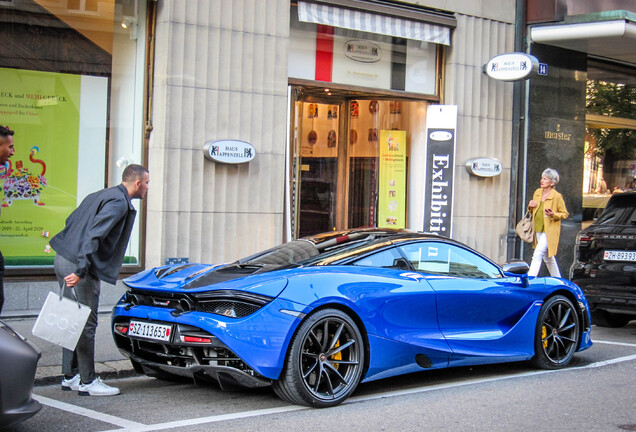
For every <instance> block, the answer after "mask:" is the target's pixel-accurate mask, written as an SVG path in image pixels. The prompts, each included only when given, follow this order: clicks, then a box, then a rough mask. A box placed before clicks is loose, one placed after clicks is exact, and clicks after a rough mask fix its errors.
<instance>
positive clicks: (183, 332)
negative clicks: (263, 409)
mask: <svg viewBox="0 0 636 432" xmlns="http://www.w3.org/2000/svg"><path fill="white" fill-rule="evenodd" d="M527 271H528V266H527V264H525V263H511V264H506V265H505V266H504V267H503V268H501V267H499V266H498V265H496V264H495V263H493V262H492V261H491V260H489V259H488V258H486V257H484V256H483V255H481V254H479V253H478V252H475V251H474V250H472V249H470V248H469V247H467V246H465V245H463V244H461V243H459V242H456V241H453V240H450V239H447V238H442V237H438V236H434V235H426V234H420V233H413V232H410V231H404V230H390V229H356V230H348V231H340V232H329V233H325V234H320V235H316V236H312V237H305V238H301V239H298V240H294V241H291V242H289V243H285V244H283V245H281V246H278V247H274V248H272V249H269V250H266V251H264V252H261V253H258V254H256V255H253V256H250V257H247V258H244V259H241V260H238V261H236V262H233V263H229V264H221V265H203V264H180V265H170V266H164V267H158V268H155V269H152V270H147V271H144V272H141V273H139V274H137V275H135V276H132V277H129V278H127V279H126V280H125V283H126V285H127V287H128V290H127V292H126V293H125V295H124V296H123V297H122V298H121V300H120V301H119V303H118V304H117V305H116V306H115V308H114V309H113V315H112V330H113V336H114V339H115V343H116V344H117V346H118V347H119V349H120V350H121V352H122V353H123V354H124V355H126V356H127V357H129V358H130V360H131V362H132V364H133V366H134V367H135V369H136V370H137V371H138V372H140V373H145V374H146V375H149V376H154V377H158V378H161V379H172V378H175V377H179V376H181V377H191V378H193V379H194V381H195V382H197V383H199V382H208V381H216V382H218V383H219V384H220V386H221V388H229V387H236V386H237V385H238V386H247V387H259V386H268V385H271V386H272V387H273V389H274V391H275V392H276V394H277V395H278V396H279V397H281V398H282V399H285V400H287V401H289V402H291V403H294V404H300V405H308V406H313V407H329V406H334V405H337V404H339V403H341V402H342V401H343V400H345V399H346V398H347V397H348V396H349V395H351V393H353V392H354V390H355V389H356V387H357V385H358V384H359V383H360V382H366V381H372V380H377V379H381V378H387V377H391V376H394V375H401V374H406V373H410V372H416V371H422V370H427V369H439V368H446V367H452V366H466V365H478V364H486V363H501V362H512V361H521V360H531V361H532V362H533V363H534V364H535V365H536V366H538V367H540V368H547V369H556V368H561V367H564V366H566V365H567V364H568V363H569V362H570V361H571V359H572V356H573V355H574V353H575V352H576V351H582V350H584V349H586V348H589V347H590V346H591V345H592V342H591V339H590V312H589V309H588V304H587V301H586V299H585V296H584V295H583V292H582V291H581V290H580V289H579V287H577V286H576V285H575V284H573V283H571V282H569V281H567V280H564V279H558V278H549V277H548V278H532V277H528V276H527Z"/></svg>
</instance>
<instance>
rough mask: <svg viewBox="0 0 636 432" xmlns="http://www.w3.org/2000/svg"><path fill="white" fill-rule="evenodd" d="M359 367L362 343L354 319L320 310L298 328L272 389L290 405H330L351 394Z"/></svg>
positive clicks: (334, 311)
mask: <svg viewBox="0 0 636 432" xmlns="http://www.w3.org/2000/svg"><path fill="white" fill-rule="evenodd" d="M363 367H364V342H363V339H362V335H361V333H360V331H359V330H358V327H357V326H356V324H355V322H354V321H353V320H352V319H351V318H350V317H349V316H348V315H347V314H346V313H344V312H342V311H339V310H336V309H323V310H321V311H319V312H317V313H315V314H314V315H311V316H310V317H308V318H307V319H306V320H305V321H304V322H303V323H302V324H301V325H300V327H299V328H298V330H297V332H296V334H295V336H294V338H293V339H292V342H291V345H290V349H289V355H288V357H287V359H286V361H285V367H284V369H283V372H282V373H281V376H280V379H279V380H278V381H276V382H274V385H273V388H274V391H275V392H276V394H277V395H278V396H279V397H281V398H282V399H285V400H287V401H289V402H291V403H294V404H298V405H306V406H312V407H316V408H325V407H331V406H335V405H338V404H340V403H341V402H342V401H344V400H345V399H346V398H347V397H349V395H350V394H351V393H353V391H354V390H355V388H356V387H357V386H358V383H359V382H360V379H361V376H362V370H363Z"/></svg>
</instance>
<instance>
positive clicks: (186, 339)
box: [181, 336, 212, 343]
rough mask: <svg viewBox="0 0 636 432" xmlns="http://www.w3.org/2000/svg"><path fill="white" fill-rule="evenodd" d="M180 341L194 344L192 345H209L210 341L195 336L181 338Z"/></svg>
mask: <svg viewBox="0 0 636 432" xmlns="http://www.w3.org/2000/svg"><path fill="white" fill-rule="evenodd" d="M181 340H182V341H183V342H194V343H210V342H212V340H210V339H209V338H202V337H196V336H181Z"/></svg>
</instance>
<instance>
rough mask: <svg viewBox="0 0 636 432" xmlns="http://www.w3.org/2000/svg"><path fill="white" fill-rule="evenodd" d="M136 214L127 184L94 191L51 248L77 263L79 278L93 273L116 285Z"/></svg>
mask: <svg viewBox="0 0 636 432" xmlns="http://www.w3.org/2000/svg"><path fill="white" fill-rule="evenodd" d="M136 214H137V211H136V210H135V208H134V207H133V205H132V201H131V200H130V196H129V195H128V191H127V190H126V188H125V187H124V185H121V184H120V185H117V186H114V187H111V188H108V189H102V190H100V191H97V192H93V193H92V194H90V195H88V196H87V197H86V198H84V200H83V201H82V202H81V204H80V205H79V207H77V208H76V209H75V210H74V211H73V213H71V215H70V216H69V217H68V218H67V219H66V226H65V227H64V229H63V230H62V231H60V232H59V233H58V234H57V235H56V236H55V237H53V238H52V239H51V242H50V244H51V247H52V248H53V249H54V250H55V252H56V253H58V254H60V255H62V256H63V257H64V258H66V259H67V260H69V261H71V262H73V263H75V264H77V270H75V274H76V275H77V276H79V277H80V278H85V277H86V275H87V274H91V275H93V276H95V277H97V278H98V279H99V280H103V281H105V282H108V283H110V284H114V283H115V282H117V276H118V275H119V269H120V267H121V264H122V262H123V261H124V253H125V252H126V246H127V245H128V239H129V238H130V232H131V231H132V227H133V223H134V222H135V216H136Z"/></svg>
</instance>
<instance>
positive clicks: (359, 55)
mask: <svg viewBox="0 0 636 432" xmlns="http://www.w3.org/2000/svg"><path fill="white" fill-rule="evenodd" d="M344 54H345V56H347V57H348V58H350V59H351V60H354V61H357V62H360V63H375V62H379V61H380V60H381V59H382V47H380V45H378V44H376V43H373V42H371V41H368V40H362V39H354V40H348V41H347V42H345V44H344Z"/></svg>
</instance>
